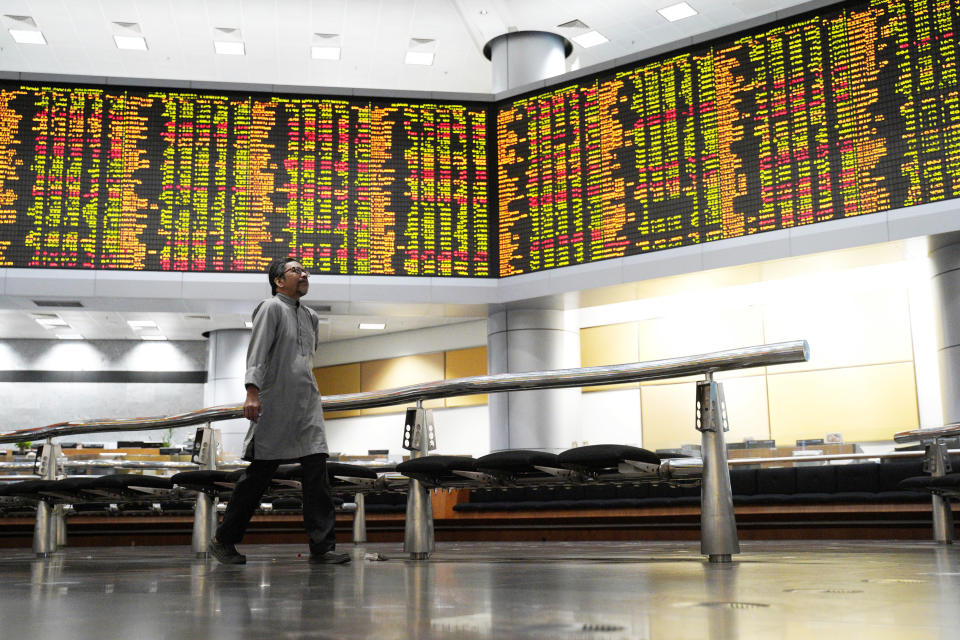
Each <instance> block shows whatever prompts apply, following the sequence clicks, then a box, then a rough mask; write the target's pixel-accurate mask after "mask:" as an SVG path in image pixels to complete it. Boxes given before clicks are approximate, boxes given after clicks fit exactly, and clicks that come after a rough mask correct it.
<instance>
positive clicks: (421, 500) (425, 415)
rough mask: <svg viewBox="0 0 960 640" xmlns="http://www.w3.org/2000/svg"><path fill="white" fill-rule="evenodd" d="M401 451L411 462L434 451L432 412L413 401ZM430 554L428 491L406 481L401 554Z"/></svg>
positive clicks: (422, 557)
mask: <svg viewBox="0 0 960 640" xmlns="http://www.w3.org/2000/svg"><path fill="white" fill-rule="evenodd" d="M403 448H404V449H406V450H407V451H409V452H410V457H411V458H420V457H422V456H425V455H426V454H427V453H428V452H429V451H432V450H434V449H436V448H437V442H436V437H435V435H434V431H433V412H432V411H428V410H427V409H424V408H423V403H422V402H420V401H417V407H416V408H415V409H407V413H406V419H405V420H404V427H403ZM433 550H434V538H433V503H432V502H431V501H430V491H429V490H428V489H427V488H426V487H425V486H424V485H423V483H422V482H420V481H419V480H416V479H414V478H411V479H410V484H409V485H408V486H407V520H406V524H405V527H404V532H403V552H404V553H409V554H410V559H411V560H426V559H427V558H429V557H430V554H431V553H433Z"/></svg>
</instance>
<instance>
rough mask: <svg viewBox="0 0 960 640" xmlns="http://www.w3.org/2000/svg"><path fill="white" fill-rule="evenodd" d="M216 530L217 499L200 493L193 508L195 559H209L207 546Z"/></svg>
mask: <svg viewBox="0 0 960 640" xmlns="http://www.w3.org/2000/svg"><path fill="white" fill-rule="evenodd" d="M216 530H217V499H216V498H215V497H213V496H211V495H209V494H206V493H202V492H201V493H198V494H197V503H196V505H194V507H193V540H192V546H193V554H194V556H195V557H197V558H206V557H207V545H208V544H210V538H211V537H212V536H213V532H214V531H216Z"/></svg>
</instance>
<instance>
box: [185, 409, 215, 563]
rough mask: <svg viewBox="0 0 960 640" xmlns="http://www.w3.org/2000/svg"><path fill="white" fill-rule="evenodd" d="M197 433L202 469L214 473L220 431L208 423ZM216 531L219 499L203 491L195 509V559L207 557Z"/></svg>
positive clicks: (199, 495) (198, 497)
mask: <svg viewBox="0 0 960 640" xmlns="http://www.w3.org/2000/svg"><path fill="white" fill-rule="evenodd" d="M197 431H198V434H199V435H200V437H201V441H200V454H199V461H200V469H202V470H205V471H213V470H215V469H216V468H217V441H218V440H219V436H220V430H219V429H214V428H212V427H211V426H210V423H209V422H208V423H207V425H206V426H205V427H203V428H202V429H198V430H197ZM216 529H217V499H216V497H214V496H212V495H210V494H208V493H204V492H202V491H201V492H200V493H198V494H197V502H196V504H195V505H194V508H193V541H192V548H193V553H194V556H195V557H197V558H206V557H207V555H208V552H207V545H209V544H210V537H211V536H212V535H213V532H214V531H216Z"/></svg>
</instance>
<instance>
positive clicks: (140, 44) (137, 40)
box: [113, 36, 147, 51]
mask: <svg viewBox="0 0 960 640" xmlns="http://www.w3.org/2000/svg"><path fill="white" fill-rule="evenodd" d="M113 41H114V42H115V43H117V49H126V50H128V51H146V50H147V41H146V39H145V38H144V37H143V36H113Z"/></svg>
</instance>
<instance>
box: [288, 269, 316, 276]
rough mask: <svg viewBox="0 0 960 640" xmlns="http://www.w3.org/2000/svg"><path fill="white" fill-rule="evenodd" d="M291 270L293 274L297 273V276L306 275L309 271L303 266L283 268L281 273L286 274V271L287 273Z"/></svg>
mask: <svg viewBox="0 0 960 640" xmlns="http://www.w3.org/2000/svg"><path fill="white" fill-rule="evenodd" d="M291 271H292V272H294V273H295V274H297V275H298V276H299V275H307V276H309V275H310V272H308V271H307V270H306V269H304V268H303V267H290V268H289V269H284V270H283V274H284V275H286V274H287V273H289V272H291Z"/></svg>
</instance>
